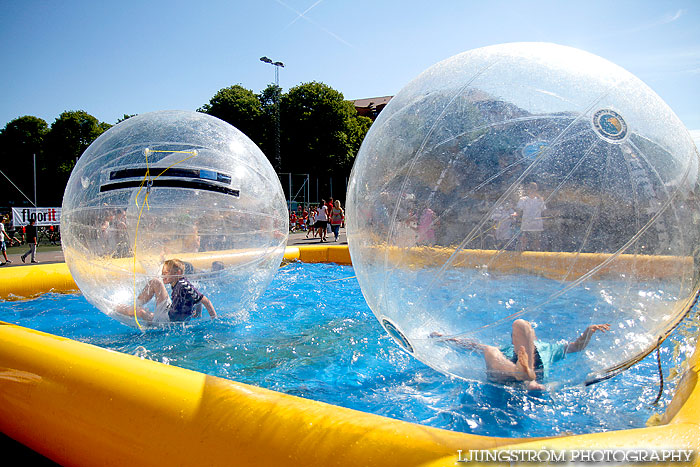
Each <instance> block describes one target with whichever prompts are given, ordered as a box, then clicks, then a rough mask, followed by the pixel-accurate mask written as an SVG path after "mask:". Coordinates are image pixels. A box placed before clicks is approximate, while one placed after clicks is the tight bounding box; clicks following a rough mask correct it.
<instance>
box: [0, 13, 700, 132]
mask: <svg viewBox="0 0 700 467" xmlns="http://www.w3.org/2000/svg"><path fill="white" fill-rule="evenodd" d="M515 41H546V42H555V43H559V44H563V45H569V46H573V47H578V48H581V49H584V50H587V51H589V52H592V53H594V54H597V55H600V56H601V57H604V58H606V59H608V60H610V61H612V62H614V63H617V64H618V65H620V66H622V67H624V68H626V69H627V70H629V71H630V72H632V73H633V74H635V75H636V76H638V77H639V78H640V79H642V80H643V81H644V82H646V83H647V84H648V85H649V86H650V87H651V88H652V89H654V90H655V91H656V92H657V93H658V94H659V95H660V96H661V97H662V98H663V99H664V100H665V101H666V102H667V103H668V104H669V105H670V106H671V108H672V109H673V110H674V111H675V112H676V114H678V116H679V117H680V118H681V120H682V121H683V122H684V123H685V124H686V126H687V127H688V129H690V130H691V132H692V133H693V134H694V136H695V138H696V142H697V141H700V138H699V137H700V98H699V96H700V2H698V1H697V0H693V1H625V0H620V1H609V0H608V1H597V0H586V1H576V2H574V1H564V0H561V1H498V0H492V1H487V2H486V1H471V0H464V1H456V0H454V1H440V0H435V1H432V2H426V1H413V0H387V1H381V0H255V1H253V0H251V1H235V0H227V1H223V0H211V1H208V0H201V1H199V2H192V1H174V0H170V1H160V0H155V1H130V0H122V1H119V2H117V1H113V2H104V1H97V2H95V1H90V2H88V1H70V0H64V1H34V0H22V1H18V0H0V42H1V43H2V47H0V61H1V63H2V66H1V67H0V103H1V105H0V128H2V127H4V126H5V124H6V123H7V122H8V121H10V120H12V119H14V118H17V117H19V116H22V115H35V116H37V117H41V118H43V119H44V120H46V121H47V122H48V123H49V124H51V123H52V122H53V121H54V120H55V119H56V117H58V115H59V114H60V113H61V112H62V111H64V110H85V111H87V112H88V113H90V114H92V115H94V116H95V117H97V118H98V119H100V120H102V121H106V122H108V123H115V122H116V120H117V119H118V118H119V117H121V116H122V115H123V114H125V113H127V114H135V113H143V112H148V111H153V110H162V109H190V110H195V109H197V108H198V107H200V106H202V105H203V104H205V103H207V102H208V101H209V99H210V98H211V97H212V96H213V95H214V94H215V93H216V92H217V91H218V90H219V89H221V88H224V87H227V86H230V85H233V84H241V85H243V86H244V87H246V88H249V89H252V90H253V91H255V92H259V91H261V90H262V89H264V88H265V86H266V85H267V84H269V83H271V82H274V76H275V74H274V67H272V66H271V65H268V64H265V63H262V62H260V61H259V58H260V57H261V56H263V55H266V56H268V57H270V58H272V59H273V60H277V61H282V62H284V63H285V68H283V69H281V70H280V75H279V79H280V85H281V86H282V87H283V88H284V89H285V90H287V89H289V88H290V87H292V86H295V85H297V84H300V83H304V82H309V81H321V82H324V83H326V84H328V85H330V86H332V87H333V88H335V89H337V90H339V91H341V92H342V93H343V94H344V95H345V98H346V99H358V98H363V97H377V96H385V95H393V94H396V93H397V92H398V91H399V90H400V89H401V88H402V87H403V86H404V85H405V84H406V83H407V82H409V81H410V80H411V79H413V78H414V77H415V76H417V75H418V74H419V73H420V72H421V71H423V70H425V69H426V68H427V67H429V66H430V65H432V64H434V63H437V62H438V61H440V60H443V59H445V58H448V57H450V56H452V55H455V54H457V53H460V52H463V51H466V50H469V49H472V48H476V47H481V46H486V45H492V44H498V43H504V42H515Z"/></svg>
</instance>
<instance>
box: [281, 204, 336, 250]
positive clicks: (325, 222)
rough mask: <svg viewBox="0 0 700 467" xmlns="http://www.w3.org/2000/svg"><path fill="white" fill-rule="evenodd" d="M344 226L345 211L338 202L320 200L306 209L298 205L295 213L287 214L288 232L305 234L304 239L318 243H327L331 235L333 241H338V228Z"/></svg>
mask: <svg viewBox="0 0 700 467" xmlns="http://www.w3.org/2000/svg"><path fill="white" fill-rule="evenodd" d="M344 226H345V211H344V210H343V208H342V207H341V204H340V200H337V199H336V200H334V199H333V198H330V199H329V200H328V201H326V200H325V199H322V200H321V202H320V203H318V204H311V205H309V206H308V209H307V207H305V206H302V205H299V206H298V207H297V210H296V211H291V212H290V214H289V231H290V232H306V238H309V236H311V238H312V239H314V238H318V239H319V242H321V243H322V242H327V241H328V234H329V233H332V234H333V238H334V241H336V242H337V241H338V237H339V235H340V228H341V227H344Z"/></svg>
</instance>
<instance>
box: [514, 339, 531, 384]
mask: <svg viewBox="0 0 700 467" xmlns="http://www.w3.org/2000/svg"><path fill="white" fill-rule="evenodd" d="M515 365H516V366H517V367H518V368H519V369H520V375H516V376H515V378H516V379H518V380H520V381H534V380H535V378H536V376H535V371H534V370H533V369H532V368H530V358H529V357H528V356H527V351H526V350H525V346H523V345H521V346H520V348H519V349H518V361H517V362H516V363H515Z"/></svg>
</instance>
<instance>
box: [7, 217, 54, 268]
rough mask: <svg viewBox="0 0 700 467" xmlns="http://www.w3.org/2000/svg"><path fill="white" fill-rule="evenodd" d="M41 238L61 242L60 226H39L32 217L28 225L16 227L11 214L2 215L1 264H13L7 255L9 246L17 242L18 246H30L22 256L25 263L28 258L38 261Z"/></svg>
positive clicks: (50, 241) (51, 241)
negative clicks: (38, 246)
mask: <svg viewBox="0 0 700 467" xmlns="http://www.w3.org/2000/svg"><path fill="white" fill-rule="evenodd" d="M40 239H43V240H44V241H46V242H48V243H51V244H52V245H58V244H60V241H61V240H60V233H59V229H58V226H53V225H50V226H46V227H38V226H37V225H36V221H35V220H34V219H32V220H31V221H30V223H29V224H28V225H26V226H25V225H23V226H17V227H15V226H14V225H13V224H12V222H11V219H10V216H9V215H0V251H1V252H2V261H1V262H0V266H5V265H7V264H12V260H10V259H9V258H8V257H7V247H8V246H14V245H15V244H16V245H18V246H20V245H25V244H26V245H27V247H28V250H27V251H26V252H25V253H24V254H22V256H21V257H20V258H21V259H22V262H23V263H25V262H26V261H27V258H30V260H31V262H32V263H38V262H39V261H37V259H36V247H37V245H38V244H39V241H40Z"/></svg>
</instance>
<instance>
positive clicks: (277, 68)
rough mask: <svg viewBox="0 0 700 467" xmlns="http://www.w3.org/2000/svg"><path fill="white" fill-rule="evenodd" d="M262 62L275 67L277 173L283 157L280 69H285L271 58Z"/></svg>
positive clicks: (280, 63) (280, 168)
mask: <svg viewBox="0 0 700 467" xmlns="http://www.w3.org/2000/svg"><path fill="white" fill-rule="evenodd" d="M260 61H261V62H264V63H269V64H270V65H272V66H274V67H275V86H276V89H275V165H276V167H275V168H276V169H277V172H280V171H281V170H282V156H281V155H280V101H279V87H280V67H282V68H284V63H282V62H274V61H272V59H271V58H267V57H260Z"/></svg>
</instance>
